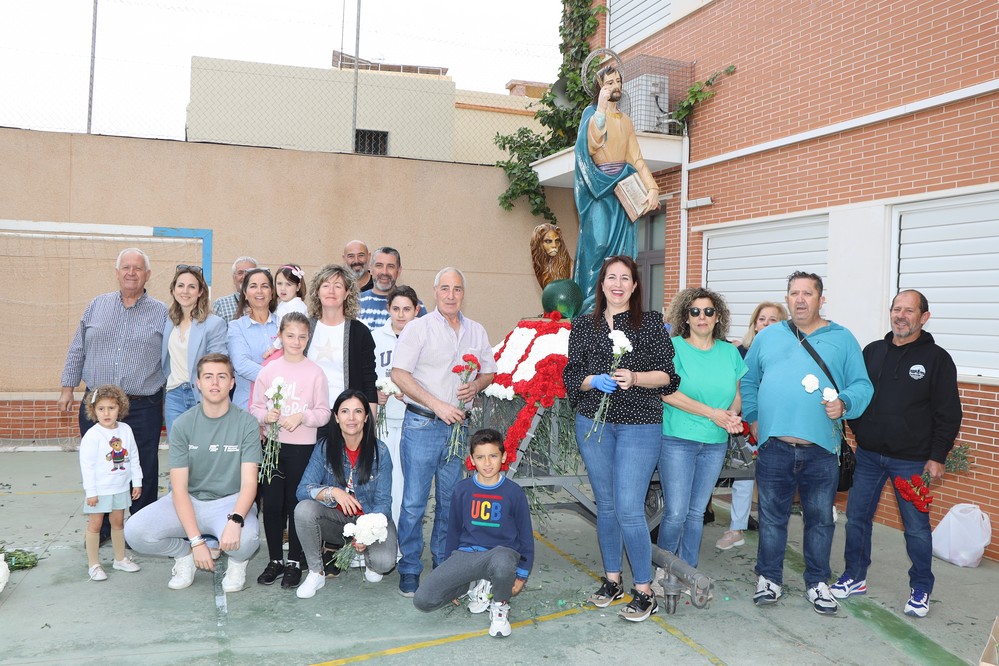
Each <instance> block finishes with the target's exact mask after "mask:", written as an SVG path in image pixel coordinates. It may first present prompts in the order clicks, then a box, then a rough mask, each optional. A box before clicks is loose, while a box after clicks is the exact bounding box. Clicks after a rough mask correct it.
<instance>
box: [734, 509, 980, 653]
mask: <svg viewBox="0 0 999 666" xmlns="http://www.w3.org/2000/svg"><path fill="white" fill-rule="evenodd" d="M840 516H841V517H844V518H845V514H843V513H840ZM744 534H746V535H747V536H748V535H749V534H750V532H744ZM754 536H755V535H754ZM751 541H752V542H757V543H758V542H759V538H758V537H757V538H752V539H746V544H747V545H749V544H750V542H751ZM784 565H785V566H786V567H787V568H788V569H790V570H792V571H794V572H796V573H798V574H800V575H802V576H804V574H805V556H804V554H802V553H799V552H798V551H796V550H794V549H792V548H791V546H787V548H786V549H785V550H784ZM839 607H840V608H841V609H843V610H845V611H846V612H848V613H849V614H850V615H852V616H853V617H855V618H857V619H859V620H863V621H864V626H865V627H867V628H868V629H869V630H871V631H872V632H874V633H876V634H878V635H879V636H881V638H883V639H884V640H885V641H886V642H887V643H888V644H889V645H891V646H893V647H894V648H895V649H897V650H898V651H899V652H902V653H903V654H905V655H906V656H907V657H910V658H912V659H913V660H914V661H913V662H912V663H920V664H927V665H928V666H948V665H949V664H967V662H966V661H965V660H963V659H961V658H960V657H957V656H956V655H954V654H953V653H951V652H948V651H947V650H946V649H945V648H944V647H943V646H942V645H940V644H939V643H937V642H935V641H933V640H932V639H930V638H928V637H927V636H926V635H925V634H923V633H922V632H920V631H919V629H917V628H915V627H914V626H912V625H911V624H910V623H909V622H907V621H906V620H904V619H903V618H901V617H899V616H898V615H897V614H896V613H894V612H892V611H890V610H888V609H887V608H885V607H884V606H881V605H880V604H878V603H876V602H874V601H871V600H869V599H857V598H850V599H848V600H846V601H845V602H844V601H840V602H839Z"/></svg>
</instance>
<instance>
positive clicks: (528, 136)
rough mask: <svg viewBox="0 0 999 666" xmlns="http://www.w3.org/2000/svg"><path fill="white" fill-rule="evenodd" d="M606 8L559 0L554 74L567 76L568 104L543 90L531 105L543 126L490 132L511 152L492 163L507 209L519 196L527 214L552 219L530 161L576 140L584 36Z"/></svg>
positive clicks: (586, 46) (582, 104) (585, 95)
mask: <svg viewBox="0 0 999 666" xmlns="http://www.w3.org/2000/svg"><path fill="white" fill-rule="evenodd" d="M606 11H607V8H606V7H603V6H597V7H592V6H591V5H590V2H589V0H564V1H563V3H562V23H561V25H560V26H559V35H560V36H561V37H562V43H561V45H560V46H559V50H560V51H561V53H562V65H561V67H560V68H559V78H565V79H566V80H567V84H566V98H567V99H568V100H569V102H570V105H569V107H568V108H563V107H561V106H559V105H557V104H556V103H555V94H554V93H553V92H552V91H551V90H548V91H547V92H546V93H545V94H544V95H542V97H541V99H540V100H539V101H538V102H536V103H535V105H534V106H536V107H537V110H536V111H535V114H534V117H535V119H536V120H538V122H540V123H541V125H542V126H543V127H544V128H545V131H544V132H542V133H538V132H534V131H533V130H531V129H528V128H526V127H521V128H520V129H518V130H517V131H516V132H514V133H513V134H505V135H502V134H497V135H496V136H495V137H494V138H493V142H494V143H495V144H496V145H497V146H499V147H500V148H501V149H503V150H505V151H507V152H508V153H509V154H510V157H509V159H506V160H500V161H498V162H497V163H496V166H498V167H500V168H502V169H503V171H504V172H505V173H506V176H507V179H508V180H509V185H508V186H507V189H506V191H504V192H503V193H502V194H501V195H500V196H499V205H500V207H502V208H503V209H504V210H511V209H512V208H513V206H514V203H515V202H516V201H517V200H519V199H520V198H521V197H524V198H525V199H527V202H528V204H529V205H530V207H531V214H532V215H537V216H540V217H544V218H545V219H546V220H548V221H550V222H553V223H557V220H556V218H555V214H554V213H553V212H552V210H551V208H549V207H548V203H547V200H546V199H545V192H544V188H542V187H541V183H540V182H538V175H537V174H536V173H535V172H534V169H532V168H531V163H532V162H535V161H537V160H539V159H541V158H542V157H545V156H547V155H551V154H553V153H557V152H558V151H560V150H562V149H564V148H568V147H569V146H572V145H574V144H575V143H576V134H577V133H578V131H579V119H580V116H582V113H583V109H585V108H586V107H587V106H588V105H589V104H590V102H591V97H590V91H588V90H586V89H585V88H584V85H583V81H582V79H581V77H580V69H581V68H582V66H583V61H584V60H586V56H588V55H589V54H590V43H589V39H590V38H591V37H592V36H593V35H594V34H596V31H597V26H598V20H597V17H598V16H599V15H600V14H602V13H605V12H606Z"/></svg>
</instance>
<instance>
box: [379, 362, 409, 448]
mask: <svg viewBox="0 0 999 666" xmlns="http://www.w3.org/2000/svg"><path fill="white" fill-rule="evenodd" d="M375 388H376V389H378V390H379V391H381V392H382V393H384V394H385V395H388V396H393V395H394V396H396V397H397V398H399V399H400V400H401V399H402V391H401V390H399V387H398V386H396V385H395V382H393V381H392V379H391V378H390V377H386V378H385V379H379V380H377V381H376V382H375ZM385 407H387V405H379V406H378V416H376V417H375V434H376V436H377V437H380V438H383V439H384V438H385V437H387V436H388V425H387V424H386V423H385Z"/></svg>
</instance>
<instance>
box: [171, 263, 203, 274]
mask: <svg viewBox="0 0 999 666" xmlns="http://www.w3.org/2000/svg"><path fill="white" fill-rule="evenodd" d="M187 271H191V272H194V273H202V272H203V271H202V270H201V266H192V265H191V264H177V272H178V273H186V272H187Z"/></svg>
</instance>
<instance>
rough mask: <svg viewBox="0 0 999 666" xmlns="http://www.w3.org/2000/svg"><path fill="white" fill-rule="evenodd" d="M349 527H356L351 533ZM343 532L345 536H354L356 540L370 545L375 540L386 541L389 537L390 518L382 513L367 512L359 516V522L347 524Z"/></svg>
mask: <svg viewBox="0 0 999 666" xmlns="http://www.w3.org/2000/svg"><path fill="white" fill-rule="evenodd" d="M348 527H353V528H354V529H352V530H351V531H350V534H348V533H347V528H348ZM343 534H344V536H353V537H354V541H355V542H357V543H361V544H364V545H365V546H370V545H371V544H373V543H375V542H378V543H384V542H385V539H387V538H388V518H386V517H385V514H381V513H366V514H364V515H362V516H358V518H357V522H356V523H354V524H353V525H345V526H344V530H343Z"/></svg>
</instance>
